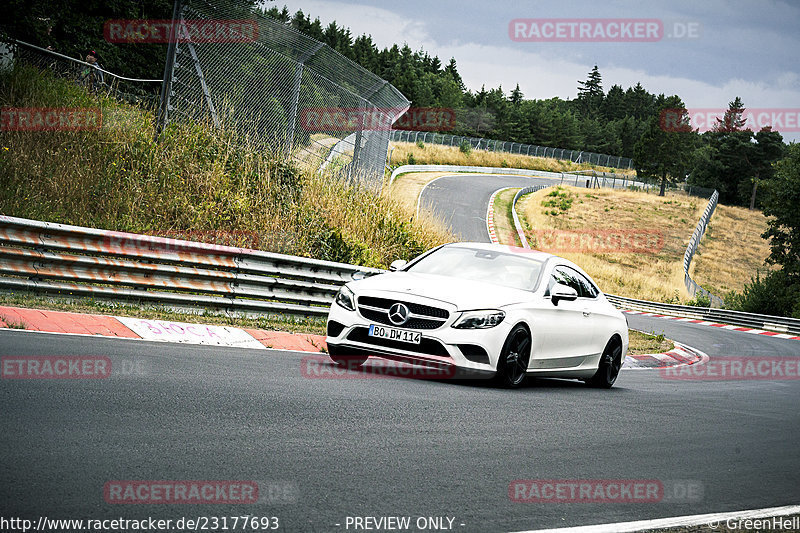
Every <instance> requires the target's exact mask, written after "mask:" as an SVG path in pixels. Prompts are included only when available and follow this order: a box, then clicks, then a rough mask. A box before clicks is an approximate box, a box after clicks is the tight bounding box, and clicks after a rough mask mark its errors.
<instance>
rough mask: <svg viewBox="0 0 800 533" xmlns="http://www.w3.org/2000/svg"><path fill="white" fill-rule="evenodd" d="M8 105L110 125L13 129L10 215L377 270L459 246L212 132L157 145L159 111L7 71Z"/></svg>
mask: <svg viewBox="0 0 800 533" xmlns="http://www.w3.org/2000/svg"><path fill="white" fill-rule="evenodd" d="M0 105H2V106H13V107H95V108H100V109H101V110H102V113H103V118H104V126H103V127H102V128H101V129H100V130H97V131H77V132H69V131H60V132H7V131H6V132H3V134H2V137H1V138H0V175H1V176H2V177H3V178H2V179H3V183H2V187H0V212H1V213H3V214H5V215H11V216H18V217H24V218H31V219H36V220H45V221H50V222H59V223H67V224H76V225H81V226H89V227H95V228H101V229H108V230H118V231H130V232H134V233H144V234H151V235H164V236H176V235H178V236H179V235H185V234H189V235H191V234H201V235H205V236H210V237H209V238H211V237H214V238H213V242H215V243H217V244H229V245H244V246H248V247H255V248H259V249H262V250H267V251H274V252H281V253H287V254H294V255H300V256H305V257H313V258H316V259H326V260H332V261H341V262H347V263H354V264H359V265H366V266H376V267H386V266H388V264H389V263H390V262H391V261H393V260H394V259H397V258H403V259H410V258H412V257H414V256H416V255H418V254H419V253H421V252H423V251H425V250H427V249H429V248H431V247H433V246H436V245H438V244H441V243H442V242H446V241H448V240H449V236H448V235H446V234H445V233H444V232H441V231H438V230H437V229H436V228H434V227H432V226H430V225H425V224H424V223H420V222H418V221H416V220H412V219H413V211H411V212H410V211H409V210H408V209H406V208H405V207H404V206H402V205H400V204H399V203H398V202H397V201H395V200H392V199H391V198H389V197H388V196H382V195H380V194H379V193H371V192H367V191H364V190H362V189H357V188H354V187H350V186H348V185H347V184H346V183H342V182H338V181H336V180H334V179H332V178H326V177H320V176H318V175H316V174H313V173H312V172H310V171H307V170H304V169H302V168H300V167H298V166H296V164H295V163H292V162H291V161H289V160H287V159H286V158H285V157H282V156H280V155H275V154H270V153H269V152H264V151H263V150H261V149H258V147H255V146H253V147H250V146H247V145H246V144H244V143H243V142H242V141H240V138H239V137H237V136H234V135H233V134H230V133H228V132H226V131H221V130H218V129H214V128H212V127H210V126H208V125H206V124H201V123H192V124H171V125H169V126H168V127H167V128H166V130H165V131H164V133H163V134H162V136H161V138H160V140H159V141H158V142H156V141H155V140H154V138H153V123H154V116H153V113H152V112H150V111H147V110H143V109H140V108H137V107H133V106H130V105H128V104H123V103H120V102H117V101H115V100H113V99H111V98H105V97H102V96H96V95H92V94H89V93H87V92H86V91H85V90H84V89H82V88H81V87H78V86H77V85H76V84H74V83H72V82H70V81H66V80H63V79H59V78H55V77H53V76H51V75H49V74H48V73H42V72H40V71H38V70H36V69H34V68H32V67H24V66H17V67H15V68H14V69H13V70H6V71H4V72H1V73H0ZM198 240H200V239H198Z"/></svg>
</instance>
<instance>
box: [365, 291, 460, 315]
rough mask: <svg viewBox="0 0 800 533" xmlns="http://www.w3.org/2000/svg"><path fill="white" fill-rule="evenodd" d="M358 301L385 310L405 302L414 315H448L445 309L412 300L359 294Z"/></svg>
mask: <svg viewBox="0 0 800 533" xmlns="http://www.w3.org/2000/svg"><path fill="white" fill-rule="evenodd" d="M358 303H359V304H361V305H368V306H370V307H380V308H381V309H386V310H387V311H388V310H389V308H390V307H391V306H392V305H394V304H396V303H401V304H405V305H406V307H408V310H409V311H411V312H412V313H414V314H415V315H425V316H429V317H432V318H441V319H444V320H447V318H448V317H449V316H450V313H449V312H448V311H447V309H441V308H439V307H431V306H430V305H423V304H417V303H413V302H400V301H398V300H391V299H389V298H375V297H374V296H359V298H358Z"/></svg>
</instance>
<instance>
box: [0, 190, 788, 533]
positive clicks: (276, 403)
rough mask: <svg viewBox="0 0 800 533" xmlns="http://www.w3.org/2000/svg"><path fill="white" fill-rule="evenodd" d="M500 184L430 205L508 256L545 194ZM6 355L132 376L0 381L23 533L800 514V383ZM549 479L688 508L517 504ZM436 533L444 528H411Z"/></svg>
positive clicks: (69, 339)
mask: <svg viewBox="0 0 800 533" xmlns="http://www.w3.org/2000/svg"><path fill="white" fill-rule="evenodd" d="M465 178H466V179H465ZM491 179H492V180H496V181H495V182H494V183H493V184H492V185H490V184H489V182H488V179H487V178H485V177H484V178H483V179H478V178H476V179H472V178H467V177H466V176H458V180H456V179H452V180H450V178H440V179H439V180H437V181H435V182H434V184H435V187H434V185H431V186H429V187H428V188H426V190H425V192H424V194H423V199H422V202H423V205H433V206H434V208H435V209H436V210H437V212H438V213H439V214H440V215H442V216H444V217H445V218H446V219H448V220H450V221H452V223H453V224H454V225H456V224H461V221H470V220H475V221H476V222H475V224H474V226H470V227H471V228H472V229H468V228H467V224H466V223H465V224H464V227H465V229H464V231H463V233H462V235H463V236H464V237H465V238H469V239H475V240H482V241H485V240H488V236H485V235H484V236H483V237H481V236H480V234H479V233H477V231H478V228H479V224H478V223H477V220H478V219H479V218H481V219H482V217H483V216H484V215H485V212H486V200H487V199H488V196H489V195H490V194H491V192H493V191H494V190H496V189H498V188H501V187H506V186H514V185H516V186H521V185H522V186H524V185H527V184H531V182H532V181H534V180H531V179H526V178H505V177H504V178H498V177H492V178H491ZM459 180H461V181H463V183H462V182H461V181H459ZM514 180H516V182H514ZM544 181H547V180H544ZM451 183H452V184H455V189H452V190H450V191H449V192H448V191H447V190H446V189H447V188H446V187H445V189H442V187H444V186H445V185H448V184H451ZM437 198H438V199H437ZM451 198H457V199H458V202H457V204H453V205H456V208H455V210H456V211H457V212H451V213H450V215H449V218H448V213H447V212H446V211H445V208H444V207H443V206H444V205H445V204H444V203H443V202H442V199H447V200H448V201H449V199H451ZM473 200H474V201H473ZM484 226H485V224H484ZM472 230H475V232H476V233H474V234H473V233H469V231H472ZM484 234H485V230H484ZM629 321H630V324H631V326H632V327H635V328H638V329H646V330H655V331H663V332H664V333H665V334H666V335H667V336H668V337H671V338H674V339H676V340H679V341H682V342H684V343H686V344H689V345H690V346H693V347H696V348H698V349H700V350H703V351H704V352H706V353H707V354H708V355H709V356H710V357H711V360H712V361H718V360H722V359H723V358H731V357H736V356H772V357H774V356H789V357H798V356H800V341H796V340H782V339H775V338H769V337H765V336H759V335H753V334H748V333H743V332H735V331H728V330H721V329H717V328H713V327H708V326H700V325H694V324H687V323H681V322H676V321H672V320H665V319H658V318H650V317H644V316H636V315H631V316H629ZM0 352H1V353H0V355H3V356H15V355H94V356H107V357H109V358H110V360H111V362H112V365H113V368H114V369H117V371H113V372H112V373H111V376H110V377H109V378H107V379H75V380H10V379H3V380H0V405H2V407H3V410H2V417H0V449H1V450H2V453H3V460H2V461H0V477H1V478H2V480H3V486H2V490H0V508H2V509H3V511H2V515H3V516H4V517H9V516H12V517H13V516H20V517H26V518H31V519H33V520H36V519H37V518H38V517H39V516H47V517H49V518H83V519H87V518H119V517H122V518H128V519H131V518H144V517H154V518H162V519H167V518H172V519H177V518H180V517H182V516H184V517H189V518H193V519H196V518H198V517H203V516H205V517H210V516H218V517H221V516H225V515H227V516H242V515H250V516H258V517H261V516H276V517H278V518H279V520H280V526H281V527H280V529H279V530H280V531H309V532H329V531H330V532H336V531H354V530H355V529H353V526H352V525H351V526H350V527H349V529H348V528H346V526H345V524H346V520H347V517H348V516H349V517H356V516H357V517H367V516H372V517H387V516H409V517H411V519H412V522H411V523H412V526H413V525H414V524H415V521H416V520H417V518H419V517H447V518H452V519H453V522H452V530H455V531H463V532H495V531H518V530H526V529H536V528H549V527H565V526H576V525H586V524H596V523H606V522H618V521H630V520H640V519H646V518H662V517H669V516H678V515H693V514H701V513H710V512H722V511H735V510H740V509H754V508H763V507H772V506H778V505H789V504H797V503H798V502H800V483H798V473H800V447H798V446H797V443H798V441H799V440H800V414H798V409H797V406H798V399H800V381H799V380H797V379H794V380H770V381H766V380H739V381H720V380H706V381H696V380H677V379H671V378H670V377H669V376H667V375H664V374H662V373H660V372H659V371H656V370H624V371H623V373H622V374H621V376H620V378H619V381H618V384H617V386H615V388H613V389H611V390H607V391H601V390H594V389H590V388H587V387H585V386H584V385H583V384H581V383H578V382H572V381H562V380H537V381H532V382H529V383H528V384H527V386H525V387H524V388H522V389H520V390H516V391H507V390H501V389H495V388H492V387H491V386H489V385H487V384H486V383H484V382H480V381H459V382H453V381H447V380H442V381H431V380H422V379H405V378H386V379H375V378H370V377H369V375H368V374H366V373H364V372H352V373H349V374H347V376H346V378H345V379H331V378H321V377H314V376H310V375H309V374H308V372H304V371H303V369H304V368H306V367H304V358H307V357H312V356H310V355H309V354H301V353H296V352H282V351H269V350H249V349H238V348H218V347H210V346H187V345H179V344H167V343H153V342H147V341H138V340H123V339H109V338H100V337H83V336H70V335H58V334H44V333H34V332H25V331H15V330H2V331H0ZM313 357H316V356H313ZM532 479H539V480H547V479H549V480H558V479H565V480H575V479H592V480H603V479H607V480H659V481H660V482H661V483H663V485H664V487H665V489H666V488H667V487H671V488H672V489H675V490H674V491H673V492H671V493H670V494H672V496H673V498H671V499H670V498H665V500H671V501H660V502H654V503H604V504H601V503H518V502H514V501H512V500H511V499H510V497H509V485H510V484H511V483H512V482H513V481H514V480H532ZM114 480H172V481H176V480H252V481H256V482H257V483H258V484H259V487H260V488H261V489H262V494H261V496H262V498H261V500H260V501H259V502H258V503H255V504H242V505H231V504H227V505H218V504H204V505H186V504H182V505H163V504H142V505H123V504H109V503H107V502H106V501H105V499H104V493H103V488H104V485H105V484H106V483H108V482H109V481H114ZM265 487H272V489H271V490H263V488H265ZM681 487H683V488H686V487H692V496H691V497H690V496H687V495H686V494H685V493H684V492H681V491H680V489H681ZM698 489H699V490H698ZM337 524H339V525H337ZM448 524H449V522H448V520H447V519H445V520H444V525H445V526H447V525H448ZM462 524H463V525H462ZM362 530H363V529H362ZM383 530H385V529H381V531H383ZM422 530H426V531H432V530H434V528H432V527H428V528H426V529H416V528H414V527H412V528H411V529H408V531H422ZM440 530H441V529H440Z"/></svg>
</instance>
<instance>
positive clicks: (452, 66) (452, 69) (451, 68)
mask: <svg viewBox="0 0 800 533" xmlns="http://www.w3.org/2000/svg"><path fill="white" fill-rule="evenodd" d="M444 71H445V72H447V73H448V74H450V76H451V77H452V78H453V80H455V82H456V83H457V84H458V86H459V87H460V88H461V90H462V91H464V90H466V87H465V86H464V80H462V79H461V75H460V74H459V73H458V68H457V67H456V58H454V57H451V58H450V62H449V63H448V64H447V66H446V67H444Z"/></svg>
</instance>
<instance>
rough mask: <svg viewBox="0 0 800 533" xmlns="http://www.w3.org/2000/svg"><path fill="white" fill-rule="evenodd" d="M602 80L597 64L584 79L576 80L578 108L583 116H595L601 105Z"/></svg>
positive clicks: (598, 112) (602, 95)
mask: <svg viewBox="0 0 800 533" xmlns="http://www.w3.org/2000/svg"><path fill="white" fill-rule="evenodd" d="M604 96H605V95H604V93H603V80H602V78H601V76H600V71H599V70H598V68H597V65H595V66H594V68H592V71H591V72H590V73H589V78H588V79H587V80H586V81H579V82H578V99H577V103H578V109H579V110H580V112H581V114H582V115H583V116H585V117H590V118H597V116H598V115H599V114H600V108H601V106H602V105H603V97H604Z"/></svg>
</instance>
